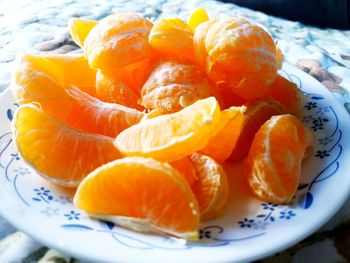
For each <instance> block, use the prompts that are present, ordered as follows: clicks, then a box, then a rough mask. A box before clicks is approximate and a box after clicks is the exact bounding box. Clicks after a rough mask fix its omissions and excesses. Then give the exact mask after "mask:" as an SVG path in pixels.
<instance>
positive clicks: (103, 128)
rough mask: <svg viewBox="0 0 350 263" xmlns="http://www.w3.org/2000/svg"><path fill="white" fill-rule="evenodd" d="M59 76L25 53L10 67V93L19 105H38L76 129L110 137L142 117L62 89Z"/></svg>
mask: <svg viewBox="0 0 350 263" xmlns="http://www.w3.org/2000/svg"><path fill="white" fill-rule="evenodd" d="M50 65H52V66H51V67H50ZM65 70H68V69H65ZM62 75H63V74H62V72H61V71H60V68H58V67H54V65H53V63H51V60H50V59H48V58H47V57H38V56H31V55H28V54H26V55H24V56H23V57H22V58H21V59H20V60H19V61H18V63H17V65H16V66H15V68H14V73H13V80H12V83H11V91H12V93H13V95H14V97H15V99H16V101H17V102H18V103H20V104H25V103H30V102H37V103H40V105H41V107H42V108H43V110H45V111H47V112H49V113H50V114H52V115H54V116H55V117H56V118H59V119H60V120H62V121H64V122H66V123H67V124H68V125H70V126H72V127H74V128H76V129H79V130H83V131H88V132H92V133H97V134H103V135H107V136H111V137H115V136H116V135H117V134H118V133H120V132H121V131H122V130H124V129H125V128H127V127H130V126H131V125H133V124H135V123H138V122H139V121H140V120H141V119H142V117H143V116H144V113H142V112H139V111H137V110H135V109H131V108H127V107H124V106H122V105H118V104H111V103H103V102H101V101H100V100H98V99H96V98H94V97H92V96H90V95H88V94H86V93H84V92H83V91H81V90H80V89H78V88H76V87H74V86H65V83H64V79H63V81H62V79H60V77H61V76H62ZM61 85H63V86H61Z"/></svg>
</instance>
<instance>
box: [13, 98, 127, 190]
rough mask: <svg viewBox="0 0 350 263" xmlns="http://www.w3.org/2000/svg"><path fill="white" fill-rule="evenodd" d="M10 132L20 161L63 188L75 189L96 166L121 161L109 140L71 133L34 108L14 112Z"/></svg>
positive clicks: (21, 108) (22, 107)
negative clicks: (19, 155)
mask: <svg viewBox="0 0 350 263" xmlns="http://www.w3.org/2000/svg"><path fill="white" fill-rule="evenodd" d="M12 131H13V139H14V141H15V143H16V145H17V148H18V151H19V153H20V154H21V155H22V157H23V159H24V160H25V161H26V162H27V163H28V164H29V165H31V166H32V167H33V168H34V169H35V170H36V171H37V172H38V174H40V175H42V176H43V177H45V178H47V179H49V180H50V181H52V182H54V183H57V184H61V185H64V186H70V187H71V186H77V184H78V183H79V182H80V180H81V179H82V178H84V177H85V176H86V175H87V174H88V173H89V172H91V171H93V170H94V169H95V168H97V167H98V166H100V165H102V164H104V163H106V162H110V161H112V160H115V159H117V158H120V157H121V154H120V153H119V151H118V150H117V149H116V148H115V147H114V145H113V140H112V139H111V138H109V137H105V136H102V135H94V134H88V133H83V132H80V131H77V130H74V129H72V128H70V127H69V126H66V125H65V124H64V123H62V122H61V121H59V120H57V119H55V118H54V117H52V116H51V115H49V114H48V113H45V112H44V111H42V110H41V109H40V107H39V106H38V105H35V104H26V105H23V106H21V107H19V108H18V109H17V111H16V113H15V116H14V120H13V122H12Z"/></svg>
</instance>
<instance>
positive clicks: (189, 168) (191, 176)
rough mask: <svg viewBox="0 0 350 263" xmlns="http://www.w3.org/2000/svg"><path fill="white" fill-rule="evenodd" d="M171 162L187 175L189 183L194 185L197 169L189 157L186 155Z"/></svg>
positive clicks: (181, 172)
mask: <svg viewBox="0 0 350 263" xmlns="http://www.w3.org/2000/svg"><path fill="white" fill-rule="evenodd" d="M169 164H170V165H171V166H172V167H173V168H175V169H176V170H177V171H178V172H179V173H180V174H182V175H183V176H184V177H185V179H186V181H187V182H188V184H189V185H193V183H194V182H195V181H196V180H197V175H196V171H195V170H194V168H193V165H192V163H191V161H190V159H189V157H187V156H186V157H184V158H182V159H180V160H176V161H173V162H171V163H169Z"/></svg>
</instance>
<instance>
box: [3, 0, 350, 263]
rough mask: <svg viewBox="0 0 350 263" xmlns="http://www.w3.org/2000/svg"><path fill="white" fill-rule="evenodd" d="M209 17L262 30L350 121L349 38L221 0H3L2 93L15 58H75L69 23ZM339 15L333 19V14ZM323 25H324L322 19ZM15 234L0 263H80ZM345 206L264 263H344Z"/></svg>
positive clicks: (348, 228) (348, 240)
mask: <svg viewBox="0 0 350 263" xmlns="http://www.w3.org/2000/svg"><path fill="white" fill-rule="evenodd" d="M198 6H201V7H205V8H206V9H207V10H208V11H209V13H210V15H211V16H212V17H219V18H221V17H225V16H244V17H247V18H248V19H251V20H253V21H255V22H256V23H258V24H260V25H261V26H262V27H264V28H265V29H266V30H267V31H268V32H269V33H270V34H271V35H272V36H273V37H274V39H275V40H276V41H277V44H278V46H279V47H280V48H281V50H282V52H283V53H284V55H285V60H286V61H288V62H290V63H291V64H294V65H296V66H297V67H299V68H300V69H302V70H303V71H305V72H307V73H309V74H310V75H311V76H313V77H315V78H316V79H317V80H319V81H320V82H321V83H323V84H324V85H325V87H327V88H328V89H329V90H330V91H331V92H332V93H333V94H334V96H335V97H336V98H337V100H338V101H339V103H341V104H342V105H343V106H344V107H345V108H346V110H347V111H348V112H349V114H350V98H349V91H350V31H340V30H333V29H319V28H316V27H311V26H306V25H303V24H301V23H298V22H292V21H287V20H284V19H281V18H277V17H273V16H268V15H266V14H263V13H260V12H255V11H252V10H249V9H245V8H241V7H238V6H236V5H233V4H228V3H222V2H219V1H213V0H205V1H199V0H195V1H185V0H172V1H171V0H152V1H140V0H127V1H126V0H119V1H110V0H100V1H85V0H62V1H44V0H38V1H31V0H2V1H1V3H0V92H1V91H2V90H4V89H6V88H7V87H8V85H9V80H10V75H11V74H10V72H11V66H12V62H13V60H14V58H15V56H16V55H17V54H18V53H20V52H23V51H25V52H31V53H67V52H79V50H78V47H77V46H76V45H75V44H74V42H73V41H72V39H71V37H70V35H69V32H68V30H67V21H68V19H69V18H71V17H82V18H88V19H95V20H99V19H101V18H103V17H105V16H107V15H109V14H111V13H114V12H117V11H125V10H129V11H136V12H140V13H141V14H143V15H145V16H146V17H148V18H150V19H152V20H156V19H158V18H160V17H171V16H178V17H181V18H183V19H186V18H187V16H188V15H189V13H190V11H191V10H193V9H194V8H195V7H198ZM335 15H336V14H335ZM320 19H322V18H321V17H320ZM77 261H78V260H76V259H73V258H71V257H69V256H67V255H64V254H62V253H60V252H58V251H55V250H52V249H50V248H47V247H44V246H42V245H41V244H39V243H37V242H35V241H33V240H32V239H31V238H30V237H28V236H27V235H25V234H24V233H21V232H18V231H16V229H14V228H13V227H11V225H10V224H9V223H7V222H6V221H5V220H4V219H2V218H1V217H0V262H1V263H6V262H61V263H63V262H77ZM349 261H350V200H348V201H347V202H346V203H345V204H344V206H343V208H342V209H341V210H340V211H339V212H338V213H337V214H336V216H335V217H333V218H332V219H331V220H330V221H329V222H328V223H327V224H326V225H325V226H324V227H323V228H322V229H321V230H319V231H318V232H317V233H315V234H313V235H311V236H310V237H308V238H306V239H305V240H303V241H301V242H299V243H298V244H297V245H295V246H294V247H292V248H289V249H287V250H285V251H282V252H281V253H278V254H277V255H273V256H271V257H268V258H265V259H262V260H261V262H306V263H307V262H321V263H326V262H349Z"/></svg>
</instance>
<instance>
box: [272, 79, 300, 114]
mask: <svg viewBox="0 0 350 263" xmlns="http://www.w3.org/2000/svg"><path fill="white" fill-rule="evenodd" d="M266 96H270V97H272V98H273V99H275V100H277V101H278V102H280V103H281V104H282V105H283V107H284V108H285V110H286V112H288V113H291V114H295V113H297V112H298V111H299V109H300V107H301V103H302V102H303V101H304V97H305V96H304V94H303V92H302V91H301V90H300V89H299V88H298V86H297V85H296V84H295V83H293V82H291V81H289V80H287V79H285V78H284V77H282V76H280V75H277V77H276V78H275V80H274V82H273V83H272V84H271V86H270V89H269V91H268V92H267V94H266Z"/></svg>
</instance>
